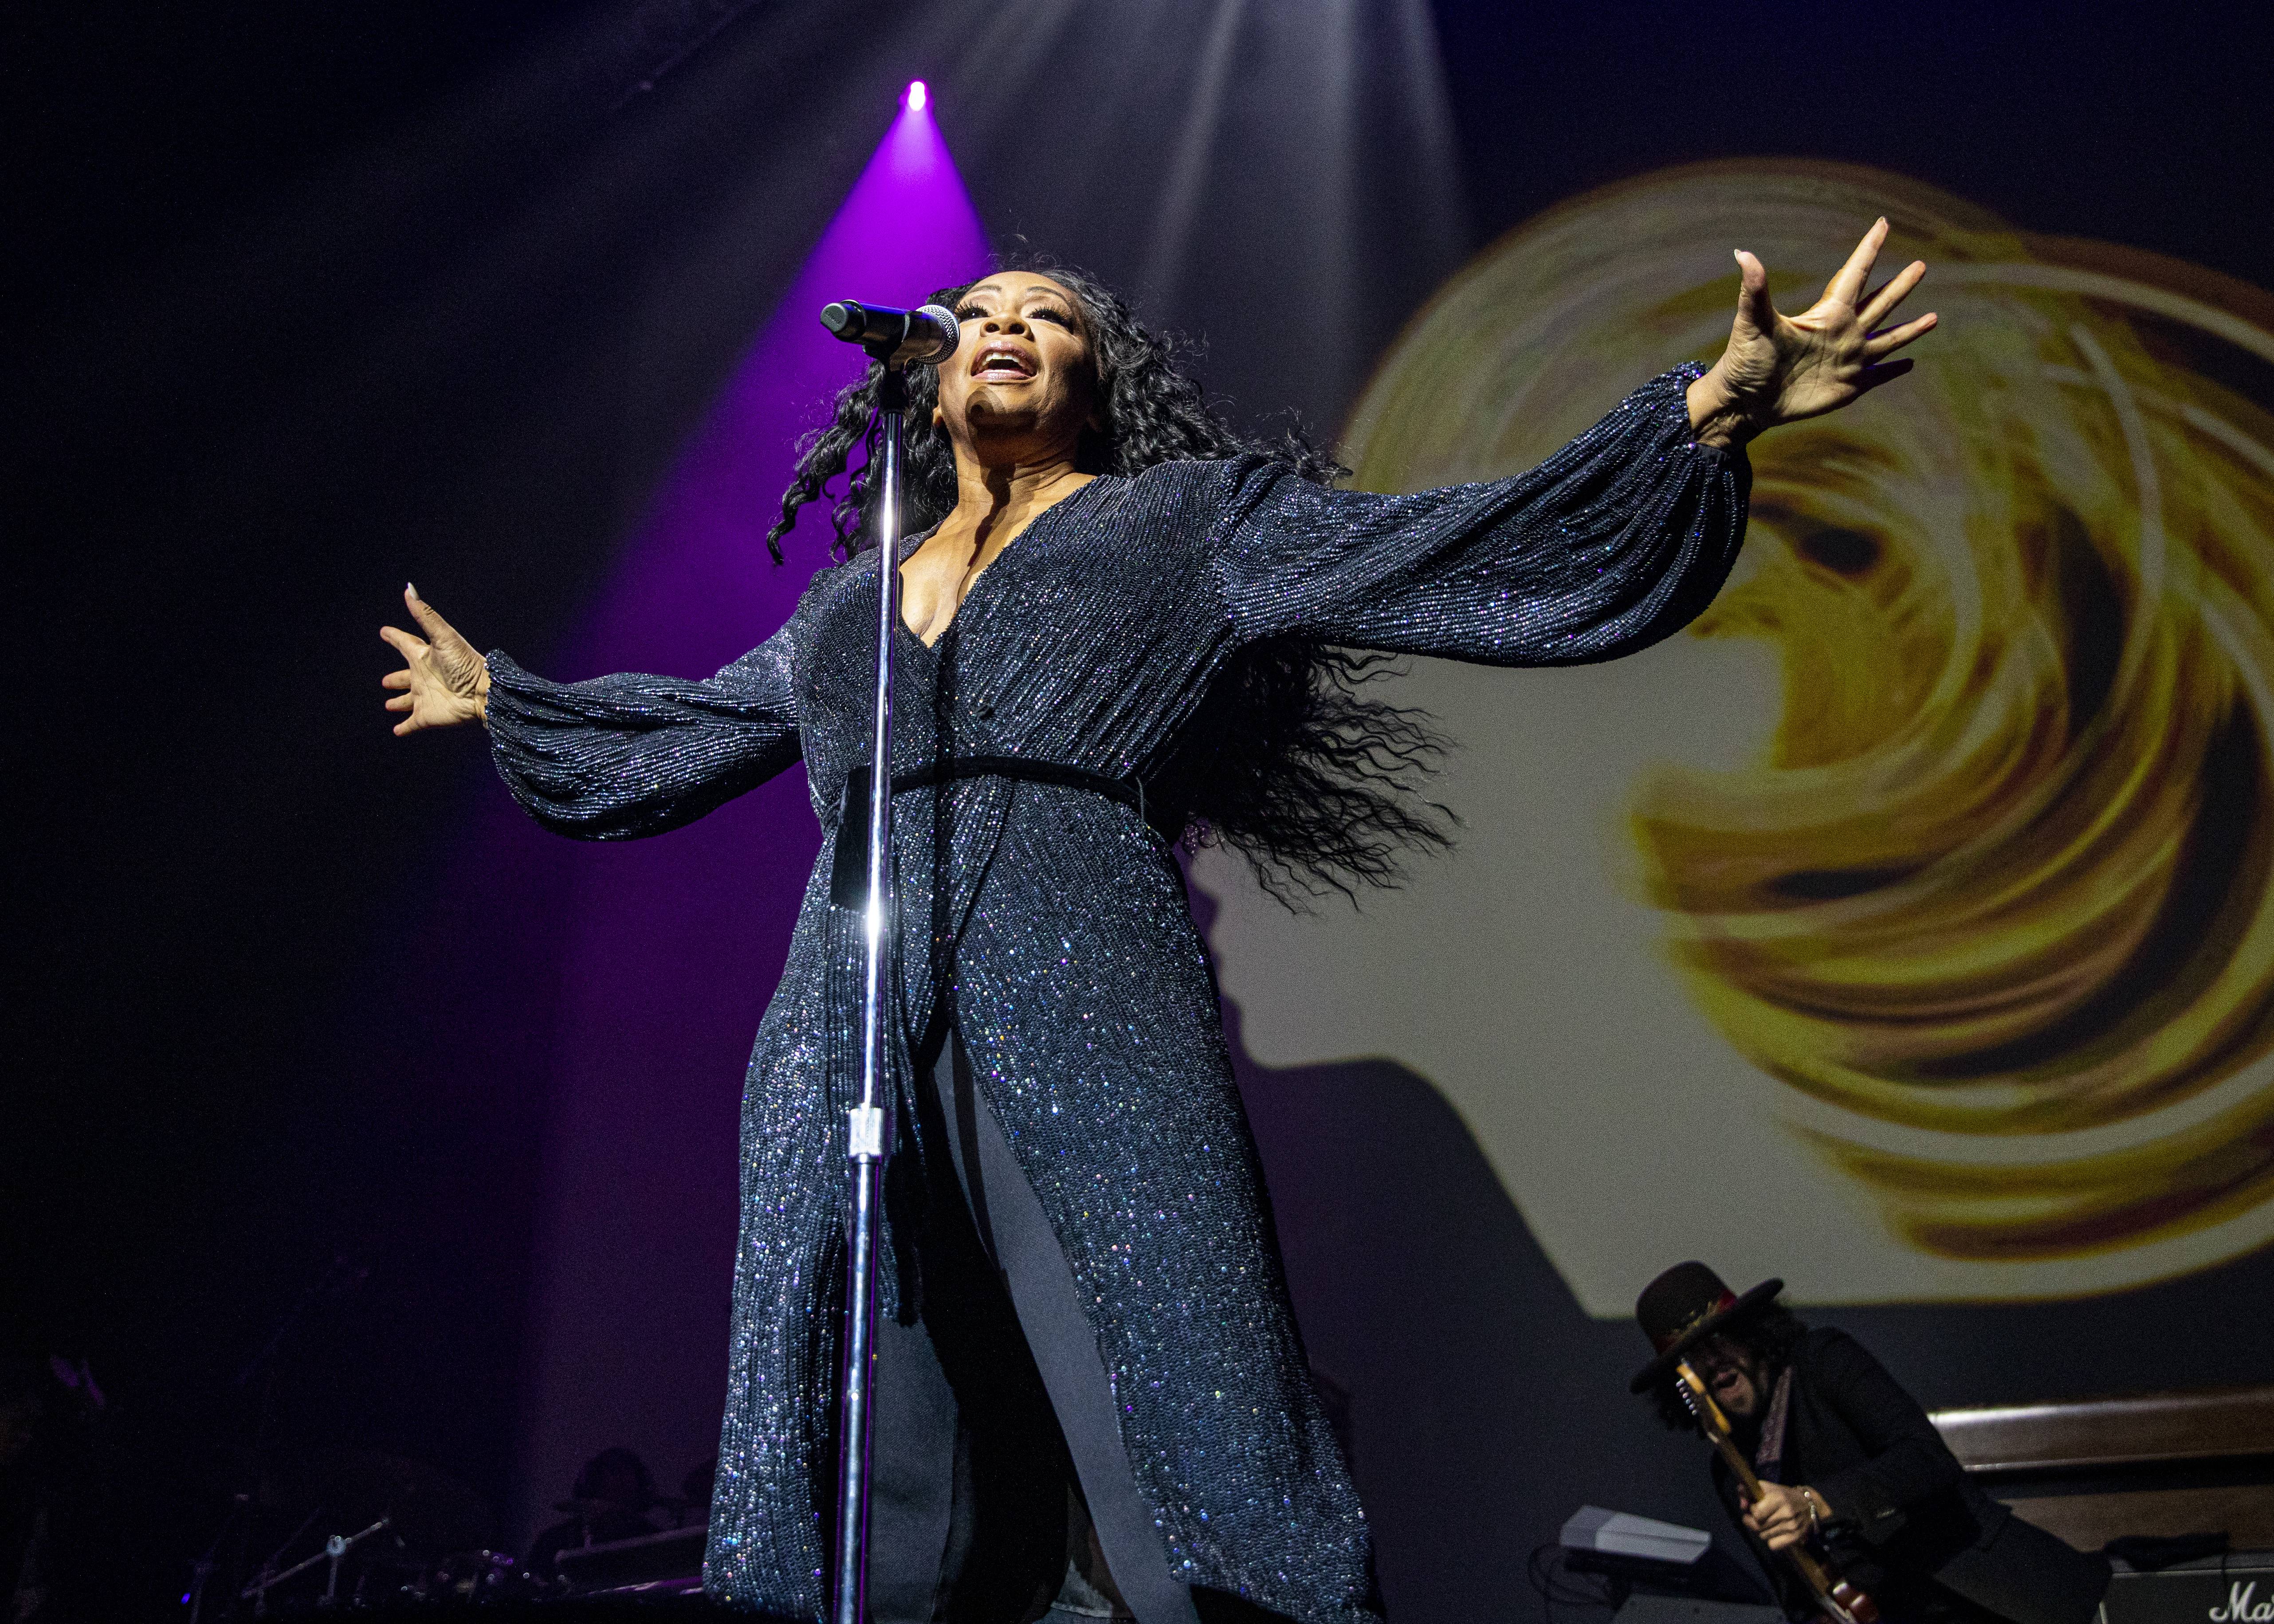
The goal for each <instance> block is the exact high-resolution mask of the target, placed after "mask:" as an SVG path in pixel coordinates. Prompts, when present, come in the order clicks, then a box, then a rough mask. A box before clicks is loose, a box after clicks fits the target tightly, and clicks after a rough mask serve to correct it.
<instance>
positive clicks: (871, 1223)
mask: <svg viewBox="0 0 2274 1624" xmlns="http://www.w3.org/2000/svg"><path fill="white" fill-rule="evenodd" d="M907 402H908V380H907V372H905V371H903V370H902V369H901V368H900V367H899V366H896V365H893V364H892V361H891V360H890V359H888V358H887V359H885V375H884V377H883V378H881V379H880V380H878V381H877V460H878V461H879V462H881V463H882V465H883V467H882V470H881V472H882V474H883V480H884V484H883V493H882V494H881V495H880V496H879V497H878V499H877V689H876V705H875V709H874V711H872V713H871V718H870V719H871V725H872V727H873V729H874V731H873V732H872V733H871V735H870V740H871V749H870V756H869V873H868V880H869V883H868V890H867V902H868V910H867V914H866V917H865V918H864V919H863V920H862V925H863V927H864V929H866V930H867V933H868V959H867V965H866V974H864V975H863V977H862V985H861V1103H860V1104H858V1105H856V1106H855V1107H854V1108H853V1111H852V1132H851V1135H850V1147H849V1150H848V1152H847V1154H848V1155H849V1156H850V1158H851V1161H852V1167H851V1169H850V1172H851V1180H852V1200H851V1213H850V1214H849V1219H848V1222H847V1230H848V1233H847V1237H846V1240H847V1259H846V1277H845V1392H844V1403H843V1406H842V1409H841V1412H840V1428H841V1432H840V1438H839V1444H838V1474H837V1594H836V1607H837V1611H836V1615H835V1624H862V1620H864V1619H865V1618H866V1617H867V1614H868V1603H869V1457H870V1434H871V1432H873V1431H874V1420H875V1417H874V1412H873V1411H872V1410H871V1408H870V1399H871V1398H872V1396H873V1393H872V1387H873V1384H874V1381H875V1378H876V1340H877V1207H878V1205H879V1203H880V1202H881V1201H882V1199H883V1197H884V1185H885V1109H884V1106H883V1104H882V1103H881V1101H882V1099H883V1095H884V1090H885V1083H886V1079H885V1037H886V1033H885V1020H886V1019H887V1018H888V1016H889V1015H890V1013H891V1005H890V1004H889V1002H888V995H889V993H890V991H891V989H890V988H888V987H887V986H886V984H885V977H886V975H887V974H889V973H890V971H891V969H892V944H893V937H894V936H895V934H896V933H895V931H894V929H893V926H894V923H895V921H894V920H893V918H892V634H893V629H894V628H895V627H896V626H897V625H898V623H899V621H900V427H901V419H902V418H903V417H904V416H905V415H906V413H907ZM846 810H847V813H848V814H849V813H850V812H851V811H852V808H850V807H847V808H846Z"/></svg>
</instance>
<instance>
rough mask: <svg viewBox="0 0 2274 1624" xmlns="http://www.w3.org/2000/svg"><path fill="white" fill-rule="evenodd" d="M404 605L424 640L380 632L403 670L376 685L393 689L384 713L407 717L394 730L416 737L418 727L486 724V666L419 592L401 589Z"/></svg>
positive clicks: (395, 631) (390, 629) (394, 631)
mask: <svg viewBox="0 0 2274 1624" xmlns="http://www.w3.org/2000/svg"><path fill="white" fill-rule="evenodd" d="M403 602H404V603H405V604H406V605H409V606H410V616H411V619H413V620H417V621H418V629H419V630H420V631H423V632H425V634H426V635H425V636H424V637H418V636H414V635H411V634H410V633H409V632H406V631H401V630H398V629H396V628H395V627H392V626H382V627H380V628H379V635H380V639H381V640H382V641H384V642H385V643H387V644H388V647H390V648H392V649H393V650H395V652H396V653H397V654H400V655H401V656H403V669H402V670H401V671H390V672H388V673H387V674H386V675H385V676H383V677H381V678H380V680H379V685H380V687H381V688H393V689H395V697H394V698H393V699H390V700H388V702H387V708H388V710H390V711H409V712H410V715H408V716H406V717H404V718H403V719H402V720H401V721H399V722H397V723H396V724H395V732H396V733H417V732H418V730H419V729H420V728H422V727H456V726H458V725H459V724H460V723H461V722H478V721H481V720H482V719H484V718H486V716H487V715H488V714H489V694H490V668H489V665H488V664H487V663H486V661H485V660H484V659H483V658H482V657H481V656H480V655H478V654H477V653H475V652H474V645H473V644H471V643H468V642H467V641H466V640H465V639H464V638H463V637H461V636H459V635H458V633H457V628H456V627H454V626H452V625H451V624H450V623H449V622H448V620H444V619H443V618H442V617H441V616H440V615H439V614H436V613H434V612H433V610H432V609H430V608H428V607H427V606H426V600H425V598H421V597H419V596H418V588H417V587H415V586H406V587H404V588H403Z"/></svg>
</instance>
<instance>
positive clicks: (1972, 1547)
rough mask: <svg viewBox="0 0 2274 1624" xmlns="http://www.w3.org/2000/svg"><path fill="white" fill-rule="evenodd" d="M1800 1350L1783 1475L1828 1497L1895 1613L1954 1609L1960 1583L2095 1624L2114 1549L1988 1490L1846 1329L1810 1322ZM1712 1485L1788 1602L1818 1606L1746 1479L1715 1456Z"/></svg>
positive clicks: (2009, 1612)
mask: <svg viewBox="0 0 2274 1624" xmlns="http://www.w3.org/2000/svg"><path fill="white" fill-rule="evenodd" d="M1792 1363H1793V1383H1792V1399H1791V1409H1790V1410H1789V1411H1788V1414H1787V1416H1786V1418H1785V1434H1784V1455H1783V1461H1782V1464H1781V1469H1780V1470H1779V1471H1778V1474H1777V1475H1778V1477H1779V1478H1780V1479H1781V1481H1783V1482H1785V1483H1788V1484H1791V1485H1794V1486H1796V1487H1797V1486H1799V1485H1803V1484H1804V1485H1807V1486H1808V1487H1810V1488H1811V1489H1814V1490H1815V1491H1816V1492H1817V1493H1818V1494H1819V1495H1821V1496H1822V1497H1823V1500H1824V1503H1825V1504H1826V1506H1828V1507H1831V1510H1832V1516H1833V1526H1832V1529H1831V1530H1829V1532H1830V1539H1831V1545H1832V1552H1833V1554H1834V1558H1835V1560H1837V1561H1838V1563H1839V1565H1840V1567H1841V1569H1842V1571H1843V1572H1845V1573H1846V1574H1847V1575H1848V1576H1849V1578H1850V1579H1851V1580H1853V1581H1854V1582H1855V1583H1856V1584H1858V1585H1859V1586H1861V1587H1862V1588H1863V1589H1864V1590H1865V1591H1867V1592H1868V1593H1869V1594H1870V1595H1871V1598H1872V1599H1873V1600H1875V1601H1877V1602H1878V1603H1879V1607H1880V1610H1881V1612H1882V1613H1883V1614H1885V1616H1886V1619H1887V1620H1888V1621H1889V1624H1904V1621H1905V1620H1916V1619H1920V1618H1933V1617H1937V1616H1940V1615H1944V1614H1946V1613H1949V1612H1951V1611H1952V1597H1951V1595H1950V1594H1949V1593H1951V1592H1954V1593H1955V1596H1956V1597H1958V1598H1963V1600H1964V1601H1965V1602H1970V1603H1972V1604H1974V1605H1977V1606H1979V1607H1982V1608H1984V1609H1986V1610H1988V1611H1989V1612H1991V1613H1996V1614H1998V1615H1999V1617H2001V1618H2006V1619H2010V1620H2014V1624H2088V1621H2089V1620H2090V1619H2091V1618H2092V1616H2093V1613H2094V1609H2095V1608H2096V1607H2097V1605H2099V1601H2100V1597H2101V1593H2102V1592H2103V1591H2104V1590H2106V1589H2107V1587H2108V1573H2109V1569H2108V1562H2107V1560H2106V1559H2105V1558H2104V1557H2101V1556H2097V1555H2091V1556H2088V1555H2086V1554H2085V1553H2082V1552H2081V1551H2077V1550H2074V1549H2073V1548H2072V1547H2070V1546H2069V1545H2065V1544H2063V1543H2062V1542H2061V1541H2060V1540H2059V1539H2056V1538H2054V1537H2053V1536H2052V1535H2051V1534H2048V1533H2046V1532H2045V1531H2044V1530H2043V1529H2040V1528H2037V1527H2036V1526H2034V1525H2033V1524H2031V1523H2029V1522H2023V1521H2022V1519H2021V1518H2019V1517H2017V1516H2015V1515H2014V1513H2013V1511H2012V1509H2011V1508H2010V1507H2006V1506H2002V1505H2000V1504H1999V1502H1998V1501H1996V1500H1992V1499H1991V1498H1990V1497H1989V1496H1988V1495H1987V1494H1984V1492H1982V1491H1981V1489H1979V1488H1978V1487H1977V1486H1976V1485H1974V1484H1973V1483H1972V1482H1970V1481H1969V1479H1968V1478H1967V1476H1966V1473H1965V1471H1964V1470H1963V1469H1962V1467H1961V1466H1960V1465H1959V1463H1958V1459H1957V1457H1956V1456H1955V1455H1952V1454H1951V1452H1950V1448H1949V1446H1947V1445H1946V1444H1945V1443H1944V1442H1943V1441H1942V1435H1941V1434H1940V1433H1939V1432H1936V1431H1935V1430H1934V1423H1933V1422H1931V1421H1930V1420H1928V1419H1927V1417H1926V1411H1925V1410H1922V1409H1920V1408H1919V1404H1918V1401H1916V1399H1914V1398H1912V1397H1911V1395H1909V1394H1908V1393H1906V1392H1904V1391H1903V1389H1902V1388H1901V1387H1900V1386H1899V1385H1898V1384H1897V1383H1896V1381H1895V1379H1894V1377H1892V1376H1890V1375H1888V1374H1887V1372H1886V1369H1885V1367H1883V1366H1882V1365H1880V1364H1879V1361H1878V1360H1877V1359H1875V1358H1873V1357H1871V1355H1870V1354H1869V1353H1868V1352H1866V1351H1865V1350H1864V1345H1863V1344H1862V1343H1861V1342H1857V1341H1856V1339H1855V1338H1854V1337H1852V1336H1850V1335H1848V1334H1847V1333H1846V1332H1845V1331H1835V1330H1832V1329H1829V1328H1825V1329H1819V1330H1814V1331H1811V1332H1810V1333H1809V1334H1808V1336H1807V1339H1806V1340H1805V1341H1803V1342H1802V1343H1801V1345H1800V1349H1799V1351H1798V1352H1797V1353H1796V1354H1795V1355H1794V1356H1793V1362H1792ZM1713 1486H1714V1488H1715V1490H1716V1491H1717V1492H1719V1493H1720V1494H1721V1503H1722V1505H1723V1507H1725V1508H1726V1509H1727V1510H1728V1513H1729V1515H1730V1517H1731V1519H1732V1520H1733V1521H1734V1522H1736V1524H1737V1529H1738V1531H1739V1532H1740V1533H1741V1534H1743V1535H1744V1538H1745V1540H1746V1543H1747V1544H1749V1545H1751V1546H1752V1549H1753V1554H1754V1556H1755V1557H1756V1558H1758V1560H1759V1561H1760V1564H1761V1566H1762V1568H1764V1569H1765V1570H1766V1573H1767V1574H1768V1575H1769V1581H1770V1583H1772V1584H1773V1586H1774V1587H1775V1589H1776V1591H1777V1595H1778V1598H1779V1599H1780V1600H1781V1601H1782V1602H1783V1604H1784V1608H1785V1611H1786V1613H1788V1614H1789V1615H1790V1616H1791V1617H1793V1618H1796V1619H1798V1618H1805V1617H1808V1616H1809V1615H1810V1614H1811V1613H1813V1612H1814V1611H1815V1604H1814V1601H1813V1599H1812V1598H1811V1597H1810V1595H1809V1593H1808V1590H1807V1588H1806V1587H1805V1586H1804V1585H1803V1584H1802V1583H1800V1581H1799V1579H1798V1577H1797V1576H1796V1575H1795V1574H1794V1573H1793V1571H1792V1569H1791V1567H1790V1566H1789V1564H1788V1563H1787V1562H1786V1561H1785V1560H1783V1559H1782V1558H1781V1557H1779V1556H1777V1555H1775V1554H1774V1553H1772V1552H1771V1551H1770V1550H1769V1548H1768V1547H1767V1546H1766V1545H1764V1544H1763V1543H1762V1542H1761V1541H1760V1540H1758V1539H1757V1538H1754V1537H1753V1536H1752V1535H1751V1533H1749V1532H1746V1530H1745V1528H1744V1523H1743V1506H1742V1505H1741V1504H1740V1503H1739V1500H1738V1497H1737V1490H1736V1482H1735V1480H1734V1479H1733V1478H1732V1477H1731V1476H1730V1473H1729V1471H1728V1468H1727V1467H1726V1466H1724V1465H1723V1464H1722V1462H1721V1456H1719V1455H1715V1456H1714V1457H1713ZM1957 1611H1959V1612H1961V1613H1962V1612H1963V1611H1964V1607H1963V1605H1959V1606H1958V1608H1957Z"/></svg>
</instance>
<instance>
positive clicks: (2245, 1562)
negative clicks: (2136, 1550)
mask: <svg viewBox="0 0 2274 1624" xmlns="http://www.w3.org/2000/svg"><path fill="white" fill-rule="evenodd" d="M2103 1612H2104V1613H2105V1616H2106V1618H2107V1620H2108V1624H2274V1551H2233V1552H2229V1553H2227V1554H2226V1555H2225V1556H2207V1557H2204V1558H2203V1559H2202V1560H2200V1561H2194V1562H2180V1563H2178V1564H2176V1565H2175V1566H2173V1567H2170V1568H2158V1569H2157V1570H2156V1571H2155V1572H2153V1573H2135V1572H2130V1571H2127V1570H2126V1569H2123V1568H2119V1569H2118V1570H2117V1574H2116V1576H2115V1578H2113V1579H2112V1580H2111V1581H2109V1584H2108V1598H2107V1600H2106V1602H2105V1604H2104V1605H2103Z"/></svg>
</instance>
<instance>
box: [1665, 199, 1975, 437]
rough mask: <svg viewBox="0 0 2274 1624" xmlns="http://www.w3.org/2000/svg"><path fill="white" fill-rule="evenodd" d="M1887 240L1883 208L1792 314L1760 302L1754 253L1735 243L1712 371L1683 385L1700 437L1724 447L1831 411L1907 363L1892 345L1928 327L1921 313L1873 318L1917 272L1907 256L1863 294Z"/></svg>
mask: <svg viewBox="0 0 2274 1624" xmlns="http://www.w3.org/2000/svg"><path fill="white" fill-rule="evenodd" d="M1886 240H1887V222H1886V217H1885V216H1884V215H1883V216H1881V217H1880V219H1879V221H1878V222H1875V223H1874V224H1873V225H1872V227H1871V229H1870V230H1868V231H1866V232H1864V240H1863V241H1862V242H1860V243H1858V244H1856V252H1854V253H1852V254H1849V256H1848V263H1847V264H1845V265H1843V266H1841V267H1840V274H1838V275H1836V276H1834V278H1833V279H1832V280H1831V281H1830V282H1827V283H1826V284H1825V288H1824V297H1822V298H1820V299H1818V300H1817V301H1816V303H1815V304H1814V305H1811V306H1810V307H1809V308H1808V309H1807V310H1805V311H1803V312H1802V313H1801V314H1799V315H1797V316H1786V315H1781V314H1779V313H1778V312H1777V309H1776V307H1775V306H1774V305H1771V304H1770V303H1769V275H1768V272H1767V270H1766V268H1764V267H1763V266H1762V264H1761V262H1760V261H1759V260H1758V259H1755V258H1754V257H1753V256H1752V255H1751V254H1749V253H1747V252H1744V251H1743V249H1740V250H1738V252H1737V269H1738V288H1737V319H1736V322H1735V323H1734V324H1733V325H1732V327H1730V330H1729V347H1728V349H1727V350H1723V351H1722V352H1721V359H1720V360H1719V361H1716V362H1715V363H1714V364H1713V371H1711V372H1707V373H1706V375H1705V376H1704V377H1703V378H1700V379H1699V380H1698V381H1697V382H1695V383H1693V384H1691V385H1690V431H1691V432H1692V433H1694V434H1695V435H1696V436H1697V438H1698V440H1699V441H1701V442H1702V443H1704V444H1706V445H1710V446H1720V447H1722V448H1724V449H1725V450H1726V449H1734V448H1735V447H1738V446H1742V445H1743V444H1744V443H1745V441H1747V440H1751V438H1752V437H1753V436H1754V435H1756V434H1758V433H1760V432H1763V431H1764V430H1766V429H1773V428H1774V427H1776V426H1777V425H1779V424H1780V423H1796V422H1798V421H1799V420H1800V419H1801V418H1803V417H1820V416H1822V415H1823V414H1824V413H1825V412H1827V411H1837V410H1839V409H1840V408H1841V407H1842V406H1845V405H1847V404H1848V403H1849V402H1850V401H1852V400H1854V399H1856V397H1857V396H1858V395H1864V394H1865V393H1866V392H1868V391H1870V390H1872V389H1876V388H1878V387H1879V386H1880V385H1881V384H1883V383H1886V381H1887V380H1889V379H1891V378H1900V377H1901V376H1902V375H1903V374H1904V373H1905V372H1909V371H1910V370H1911V364H1910V362H1909V360H1908V359H1904V360H1890V359H1888V357H1890V356H1893V355H1894V352H1895V351H1896V350H1900V349H1901V348H1902V347H1903V346H1904V345H1905V344H1908V343H1909V342H1911V340H1913V339H1915V338H1916V337H1918V336H1919V335H1921V334H1922V333H1924V332H1926V331H1927V330H1928V329H1929V328H1931V327H1933V326H1934V316H1933V313H1932V312H1929V313H1928V314H1926V315H1924V316H1921V317H1919V318H1918V319H1917V320H1913V321H1907V322H1905V323H1903V325H1902V326H1901V327H1886V328H1884V329H1882V328H1881V327H1880V326H1879V324H1880V323H1881V322H1883V321H1885V320H1886V319H1887V318H1888V316H1890V315H1892V314H1893V313H1894V309H1895V306H1897V305H1901V303H1902V302H1903V300H1904V298H1905V297H1908V296H1909V293H1910V290H1911V289H1914V288H1916V287H1917V286H1918V284H1919V278H1921V277H1922V276H1924V275H1925V274H1926V262H1925V261H1924V260H1923V259H1915V260H1913V261H1912V262H1911V263H1910V264H1909V265H1907V266H1905V267H1903V268H1902V269H1901V271H1898V272H1897V273H1896V274H1894V277H1893V278H1891V279H1890V280H1889V281H1887V282H1885V283H1884V284H1882V285H1881V286H1880V287H1879V289H1876V290H1875V291H1873V292H1872V293H1871V295H1870V296H1869V297H1866V296H1865V294H1864V282H1866V281H1867V280H1868V279H1869V278H1870V276H1871V265H1872V262H1873V261H1874V260H1876V259H1878V258H1879V247H1880V244H1883V243H1885V242H1886Z"/></svg>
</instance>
